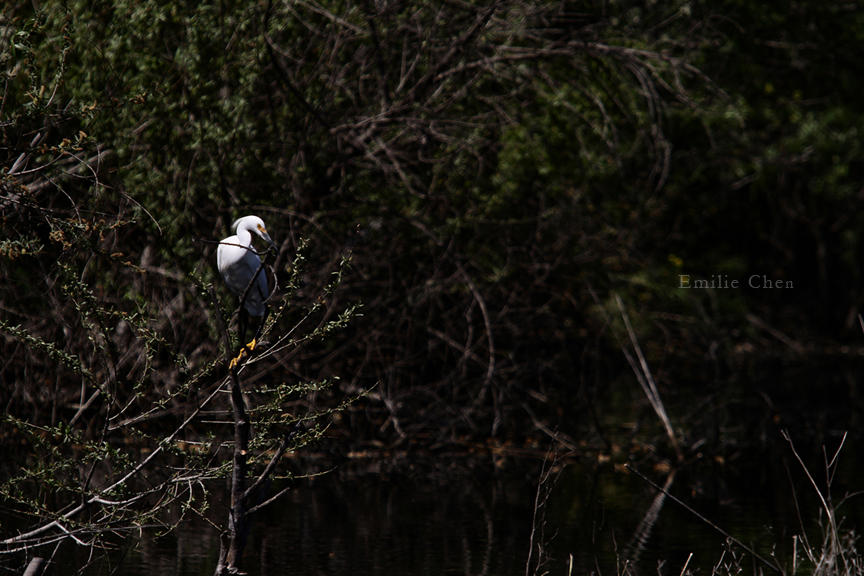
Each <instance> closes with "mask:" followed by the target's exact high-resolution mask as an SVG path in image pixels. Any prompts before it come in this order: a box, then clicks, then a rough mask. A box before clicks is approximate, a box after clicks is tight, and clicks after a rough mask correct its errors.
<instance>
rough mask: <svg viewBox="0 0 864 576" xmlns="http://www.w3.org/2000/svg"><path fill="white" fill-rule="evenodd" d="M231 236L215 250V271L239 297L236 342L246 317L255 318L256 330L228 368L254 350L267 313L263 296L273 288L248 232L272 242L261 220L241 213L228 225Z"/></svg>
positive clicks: (265, 296)
mask: <svg viewBox="0 0 864 576" xmlns="http://www.w3.org/2000/svg"><path fill="white" fill-rule="evenodd" d="M231 229H232V230H233V231H234V233H235V234H234V236H229V237H228V238H225V239H224V240H222V241H220V242H219V248H218V249H217V250H216V265H217V267H218V268H219V273H220V274H222V278H223V279H224V280H225V284H227V285H228V289H229V290H231V292H233V293H234V294H235V295H236V296H237V297H239V298H240V305H241V306H240V322H239V323H240V326H239V330H240V341H241V343H242V342H244V341H245V339H246V327H247V323H248V320H249V316H252V317H254V318H255V319H256V324H257V326H258V327H257V329H256V332H255V337H254V338H253V339H252V341H251V342H249V343H248V344H246V345H245V346H244V347H243V349H242V350H241V351H240V354H239V355H238V356H237V357H236V358H234V359H233V360H231V364H230V367H231V368H234V367H235V366H236V365H237V363H238V362H240V360H241V359H242V358H243V356H244V355H245V354H246V350H250V351H251V350H254V349H255V346H256V344H257V339H258V336H259V335H260V331H261V328H262V327H263V324H264V317H265V316H266V315H267V299H268V298H269V297H270V294H271V293H272V292H273V290H274V288H275V279H274V278H273V277H272V273H271V275H270V276H268V271H269V270H265V267H264V266H262V264H261V258H260V257H259V256H258V252H256V251H255V249H254V248H253V247H252V233H253V232H254V233H255V234H257V235H258V236H259V237H261V238H262V239H263V240H264V241H265V242H267V244H268V247H269V246H273V245H274V242H273V240H272V239H271V238H270V235H269V234H267V228H266V227H265V226H264V221H263V220H261V218H259V217H258V216H244V217H242V218H240V219H238V220H237V221H236V222H234V224H232V225H231Z"/></svg>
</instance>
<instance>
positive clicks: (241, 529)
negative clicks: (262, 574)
mask: <svg viewBox="0 0 864 576" xmlns="http://www.w3.org/2000/svg"><path fill="white" fill-rule="evenodd" d="M231 408H232V410H233V412H234V466H233V468H232V470H231V507H230V508H229V509H228V530H226V531H225V532H223V533H222V536H221V548H220V551H219V562H218V563H217V565H216V572H215V576H223V575H224V574H235V573H237V572H238V571H239V564H240V559H241V557H242V556H243V548H244V547H245V546H246V537H247V536H248V533H249V524H248V521H247V515H246V511H247V506H246V498H245V496H244V493H245V492H246V469H247V465H246V461H247V457H248V449H249V429H250V425H249V418H248V416H247V415H246V403H245V402H244V400H243V390H242V388H241V385H240V378H238V376H237V372H236V370H233V369H232V370H231Z"/></svg>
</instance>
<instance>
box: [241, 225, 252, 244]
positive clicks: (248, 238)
mask: <svg viewBox="0 0 864 576" xmlns="http://www.w3.org/2000/svg"><path fill="white" fill-rule="evenodd" d="M237 240H238V241H239V243H240V244H241V245H242V246H251V245H252V233H251V232H249V230H247V229H246V228H244V227H238V228H237Z"/></svg>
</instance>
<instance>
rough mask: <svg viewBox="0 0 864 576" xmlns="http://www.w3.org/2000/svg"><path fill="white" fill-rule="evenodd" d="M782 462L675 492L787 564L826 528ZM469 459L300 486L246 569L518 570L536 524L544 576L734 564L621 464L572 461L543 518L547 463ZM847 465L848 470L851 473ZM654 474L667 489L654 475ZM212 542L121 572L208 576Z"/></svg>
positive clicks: (188, 535)
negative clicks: (433, 469) (504, 465)
mask: <svg viewBox="0 0 864 576" xmlns="http://www.w3.org/2000/svg"><path fill="white" fill-rule="evenodd" d="M782 460H783V459H782V458H780V459H778V461H776V462H761V461H751V462H748V463H746V464H745V463H744V462H739V463H736V464H724V465H723V466H722V467H721V468H715V467H713V466H704V467H700V466H695V468H697V470H695V471H694V472H686V471H679V472H678V473H677V474H676V478H675V480H674V482H673V483H672V484H671V485H670V486H669V490H670V492H671V493H673V494H675V495H678V496H679V497H680V498H682V499H684V500H686V501H687V502H688V504H689V505H691V506H693V507H694V508H697V509H698V510H699V512H701V513H702V514H704V515H705V516H707V517H708V518H710V520H711V521H712V522H714V523H716V524H717V525H719V526H720V527H722V528H723V529H725V530H727V531H728V532H730V533H731V534H732V535H734V536H735V537H736V538H738V539H739V540H741V541H742V542H744V543H745V544H747V545H748V546H751V547H752V548H754V549H755V550H757V551H758V552H759V553H761V554H762V555H764V556H766V557H770V556H771V554H772V553H773V554H776V555H777V557H778V558H780V559H781V561H782V562H784V563H785V564H786V566H790V565H791V560H790V554H791V549H792V537H793V535H794V534H800V533H801V523H800V522H803V523H804V524H805V525H806V528H807V530H808V531H809V534H810V537H811V539H813V540H814V541H817V540H819V539H820V538H821V536H820V534H821V532H820V531H819V527H818V519H819V513H818V506H817V505H816V504H817V503H816V501H815V498H814V497H813V494H811V493H808V492H807V488H808V486H807V482H806V479H803V478H802V477H801V475H799V474H797V471H796V470H790V473H791V474H789V475H787V471H786V468H785V465H784V464H783V461H782ZM462 464H465V465H467V466H469V468H472V469H474V473H473V474H469V473H468V471H467V470H462V471H460V472H459V473H456V474H454V476H453V477H452V478H449V479H448V478H444V477H440V476H438V475H437V473H436V477H435V479H434V480H432V481H428V482H427V481H424V480H423V478H421V477H417V476H413V477H405V478H393V477H389V478H386V479H382V478H380V477H379V476H377V475H363V474H359V475H358V474H356V473H352V472H346V473H340V472H339V471H336V472H333V473H331V474H329V475H327V476H324V477H320V478H317V479H315V480H313V481H309V480H298V481H295V484H296V489H295V490H293V491H292V492H291V493H290V495H289V496H288V497H286V499H285V500H284V501H282V502H281V503H279V504H278V505H277V506H276V507H274V508H272V509H270V510H269V511H268V512H267V513H266V514H264V515H263V516H260V517H259V518H257V519H256V522H255V524H254V528H253V533H252V537H251V539H250V542H249V545H248V548H247V553H246V556H245V566H244V567H245V569H246V570H248V571H249V573H250V574H261V575H273V574H297V575H312V574H334V575H336V574H352V575H366V574H368V575H373V574H374V575H384V574H429V575H433V574H434V575H439V574H475V575H482V574H490V575H492V574H496V575H511V574H512V575H516V574H519V575H522V574H525V573H526V562H527V561H528V553H529V542H531V538H532V527H535V529H534V535H533V537H534V548H533V551H532V564H531V573H532V574H533V573H535V572H534V567H535V563H534V562H536V561H537V560H538V558H539V559H540V560H541V562H542V566H541V569H540V571H539V572H537V573H548V574H562V575H565V574H570V573H571V572H570V566H571V562H572V574H613V575H617V574H620V573H622V570H623V567H624V565H625V563H626V564H627V566H628V567H629V569H630V570H631V573H633V574H671V575H678V574H680V573H681V570H682V568H683V567H684V565H685V563H686V562H688V557H689V556H690V555H691V553H692V558H690V560H689V564H688V567H689V568H691V569H693V570H696V573H701V574H710V573H711V568H712V567H713V566H714V565H715V564H716V563H717V562H718V561H720V560H721V558H724V559H726V560H727V561H728V559H729V558H730V556H729V555H728V554H729V552H728V551H727V552H725V553H724V550H725V542H726V537H725V536H724V535H722V534H720V533H718V532H717V531H716V530H715V529H714V528H712V527H711V526H709V525H708V524H706V523H705V522H704V521H702V520H700V519H699V518H697V517H695V516H694V515H693V514H692V513H691V512H689V511H687V510H685V509H684V508H683V507H681V506H680V505H678V504H676V503H674V502H672V501H670V500H669V499H668V498H667V499H665V501H663V502H662V506H660V508H659V509H658V510H657V512H658V513H657V516H656V519H655V520H653V521H652V520H651V518H648V519H647V520H646V515H648V514H649V510H650V509H651V507H652V504H655V503H657V492H656V490H654V489H653V488H652V487H651V486H649V485H647V484H646V482H645V481H644V480H642V479H640V478H638V477H636V476H634V475H633V474H628V473H626V472H624V471H621V470H616V468H615V467H614V466H612V465H599V466H598V465H596V464H595V463H593V462H590V463H589V462H572V463H569V464H567V465H566V466H565V467H564V468H563V469H562V470H561V473H560V475H559V476H558V477H557V479H556V480H555V482H554V484H550V485H549V486H551V490H550V492H549V499H548V500H547V501H546V503H545V506H543V507H542V508H541V510H540V514H539V515H538V516H537V517H535V515H534V502H535V497H536V495H537V479H538V477H539V474H540V470H541V467H542V462H540V461H520V462H514V463H512V466H511V468H509V469H507V470H503V471H501V470H494V469H492V468H493V466H492V465H491V463H490V462H474V463H470V464H469V463H462ZM712 468H713V470H712ZM852 469H853V467H850V466H847V467H846V468H845V469H844V468H843V467H842V466H841V471H842V472H843V476H848V473H849V472H851V471H852ZM646 473H647V474H649V475H650V476H652V477H655V478H657V479H658V480H660V482H662V481H663V475H662V474H658V473H657V472H656V471H652V470H647V471H646ZM790 476H791V477H792V478H791V479H790ZM835 481H836V482H839V478H838V479H836V480H835ZM793 486H795V487H797V488H796V489H797V490H800V492H795V491H793ZM795 498H797V499H798V502H799V507H800V509H801V511H802V512H801V513H802V518H801V519H800V520H799V517H798V513H797V512H796V507H795V503H794V502H795ZM214 504H215V503H214ZM215 507H216V508H218V507H219V506H215ZM841 510H842V511H843V512H844V513H848V514H849V515H850V517H849V519H850V520H851V521H852V522H854V521H857V519H859V518H862V517H864V516H862V515H861V513H860V512H861V506H860V505H856V504H854V501H853V503H850V504H847V505H846V506H845V507H844V508H843V509H841ZM640 527H642V528H644V529H645V531H643V532H641V533H640V532H639V529H640ZM215 536H216V530H215V528H213V527H212V526H211V525H208V524H207V523H206V522H204V521H196V522H191V523H188V524H187V525H185V526H183V527H182V528H181V529H180V530H178V531H177V532H176V533H175V534H173V535H171V536H168V537H165V538H161V539H158V540H157V541H155V542H152V541H151V542H146V543H144V542H142V543H141V545H140V547H139V548H138V550H136V551H134V552H133V553H132V554H131V555H130V556H129V557H128V558H126V562H125V565H126V566H127V567H128V569H126V570H124V572H123V573H124V574H133V575H137V574H141V575H142V576H143V575H144V574H152V573H154V570H155V571H157V572H158V573H163V574H177V575H193V574H209V573H211V572H212V568H213V565H214V562H215V558H216V553H217V549H218V544H217V542H216V538H215ZM737 553H742V551H741V550H740V548H737ZM724 554H725V556H724ZM741 564H742V565H743V568H745V569H746V572H747V573H752V571H751V568H752V567H753V566H754V565H756V566H758V562H754V560H753V558H752V557H751V556H750V555H747V554H743V556H742V560H741ZM766 573H770V571H768V572H766Z"/></svg>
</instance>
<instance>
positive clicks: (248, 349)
mask: <svg viewBox="0 0 864 576" xmlns="http://www.w3.org/2000/svg"><path fill="white" fill-rule="evenodd" d="M256 346H258V340H257V339H255V338H253V339H252V341H251V342H249V343H248V344H246V346H244V347H243V348H241V349H240V353H239V354H237V357H236V358H232V359H231V362H229V363H228V369H229V370H234V369H235V368H237V366H238V365H239V364H240V362H241V361H242V360H243V358H245V357H246V355H247V354H248V353H249V352H252V351H253V350H255V347H256Z"/></svg>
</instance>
